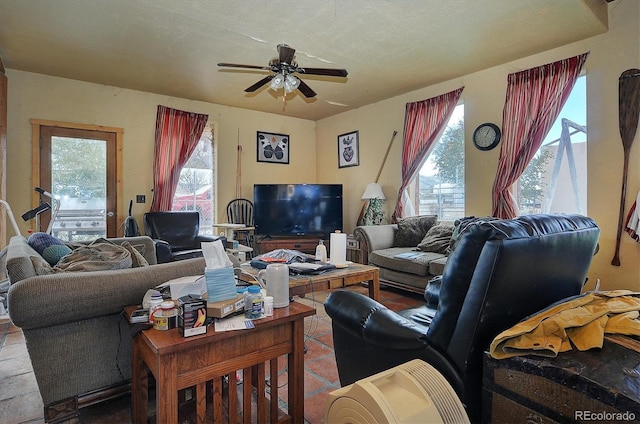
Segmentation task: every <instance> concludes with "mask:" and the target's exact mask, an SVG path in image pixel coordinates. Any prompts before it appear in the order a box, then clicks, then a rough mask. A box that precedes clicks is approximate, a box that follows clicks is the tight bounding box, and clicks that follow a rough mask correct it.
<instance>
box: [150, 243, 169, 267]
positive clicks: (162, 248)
mask: <svg viewBox="0 0 640 424" xmlns="http://www.w3.org/2000/svg"><path fill="white" fill-rule="evenodd" d="M153 245H154V246H155V249H156V260H157V261H158V263H159V264H164V263H167V262H171V260H172V257H173V256H172V255H171V245H170V244H169V243H168V242H166V241H164V240H158V239H154V240H153Z"/></svg>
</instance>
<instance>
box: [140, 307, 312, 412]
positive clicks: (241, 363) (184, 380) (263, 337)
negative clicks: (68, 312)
mask: <svg viewBox="0 0 640 424" xmlns="http://www.w3.org/2000/svg"><path fill="white" fill-rule="evenodd" d="M315 313H316V312H315V309H313V308H311V307H309V306H306V305H303V304H301V303H298V302H291V303H290V304H289V306H288V307H286V308H277V309H274V314H273V316H271V317H266V318H262V319H259V320H255V321H254V323H255V328H254V329H250V330H235V331H227V332H219V333H217V332H215V331H214V329H213V327H211V326H210V327H209V328H208V329H207V334H203V335H200V336H192V337H186V338H185V337H182V335H181V334H180V330H179V329H177V328H174V329H172V330H167V331H159V330H154V329H149V330H145V331H142V332H141V333H140V334H139V335H138V336H137V337H136V338H135V339H134V342H133V355H132V362H131V366H132V370H131V404H132V419H133V422H134V423H139V424H143V423H146V422H147V419H148V400H149V398H148V396H149V391H148V374H147V370H149V371H151V373H152V374H153V376H154V377H155V379H156V422H158V423H162V424H164V423H177V422H178V390H181V389H184V388H187V387H191V386H195V387H196V393H195V397H196V413H197V420H198V422H199V423H204V422H205V416H206V383H207V382H208V381H213V411H212V412H213V422H214V423H218V422H222V421H223V418H224V416H225V414H224V413H223V411H222V405H223V403H222V388H223V384H222V381H223V378H224V377H225V376H231V378H229V379H228V380H229V401H228V411H227V414H226V416H228V417H236V416H237V415H238V405H239V399H237V388H236V379H235V375H236V371H238V370H243V377H244V383H243V384H244V386H243V391H242V408H243V411H242V415H243V420H244V422H247V423H248V422H252V401H251V399H252V395H256V397H257V399H256V410H255V414H256V416H257V421H258V422H266V421H267V417H266V415H267V407H266V396H265V379H266V377H265V375H266V369H267V368H266V367H265V363H266V362H268V363H269V373H270V375H272V376H277V375H278V357H279V356H282V355H287V358H288V360H287V363H288V390H289V394H288V407H289V408H288V415H289V417H288V418H289V422H293V423H301V422H303V421H304V356H303V355H304V318H305V317H307V316H311V315H314V314H315ZM254 371H255V373H254ZM252 381H254V382H255V384H256V391H255V393H253V387H252V384H251V382H252ZM269 410H270V417H269V419H270V421H271V422H277V421H279V418H278V414H279V409H278V396H277V391H274V392H272V395H271V398H270V404H269Z"/></svg>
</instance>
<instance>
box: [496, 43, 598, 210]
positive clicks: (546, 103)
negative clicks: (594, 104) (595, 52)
mask: <svg viewBox="0 0 640 424" xmlns="http://www.w3.org/2000/svg"><path fill="white" fill-rule="evenodd" d="M588 55H589V53H584V54H581V55H578V56H574V57H571V58H568V59H564V60H560V61H557V62H553V63H549V64H546V65H543V66H539V67H536V68H531V69H527V70H525V71H520V72H516V73H513V74H510V75H509V76H508V77H507V96H506V100H505V105H504V110H503V113H502V143H501V146H500V156H499V159H498V169H497V172H496V179H495V181H494V183H493V191H492V195H493V199H492V200H493V212H492V214H493V216H495V217H498V218H514V217H516V216H517V215H518V214H519V211H518V206H517V204H516V201H515V199H514V197H513V195H512V193H511V186H512V185H513V183H515V182H516V181H517V179H518V178H519V177H520V175H522V173H523V172H524V170H525V169H526V167H527V165H528V164H529V162H530V161H531V159H532V158H533V156H534V155H535V153H536V152H537V151H538V148H539V147H540V145H541V144H542V141H543V140H544V138H545V137H546V135H547V133H548V132H549V129H550V128H551V126H552V125H553V123H554V122H555V120H556V118H557V117H558V114H559V113H560V110H561V109H562V106H563V105H564V103H565V102H566V100H567V98H568V97H569V94H570V93H571V89H572V88H573V86H574V84H575V82H576V80H577V79H578V77H579V76H580V72H581V70H582V67H583V66H584V63H585V62H586V60H587V57H588Z"/></svg>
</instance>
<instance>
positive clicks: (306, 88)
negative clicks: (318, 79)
mask: <svg viewBox="0 0 640 424" xmlns="http://www.w3.org/2000/svg"><path fill="white" fill-rule="evenodd" d="M298 90H300V92H301V93H302V94H304V96H305V97H309V98H311V97H315V96H316V92H315V91H313V90H312V89H311V87H309V86H308V85H307V84H306V83H305V82H304V81H302V80H300V85H299V86H298Z"/></svg>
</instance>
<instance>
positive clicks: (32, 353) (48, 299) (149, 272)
mask: <svg viewBox="0 0 640 424" xmlns="http://www.w3.org/2000/svg"><path fill="white" fill-rule="evenodd" d="M109 241H110V242H113V243H116V244H122V243H123V242H124V241H128V242H129V243H130V244H131V245H132V246H135V247H136V249H137V250H138V251H139V252H140V253H141V254H142V255H143V256H144V258H145V260H146V262H147V263H148V264H149V265H148V266H140V267H136V268H128V269H118V270H108V271H94V272H56V273H52V274H45V275H38V272H39V270H38V268H39V266H38V263H41V262H42V257H41V256H40V255H39V254H38V252H37V251H36V250H34V249H33V248H32V247H31V246H30V245H29V244H28V243H27V240H26V239H25V238H24V237H20V236H15V237H13V238H12V239H11V240H10V243H9V246H8V249H7V273H8V275H9V277H10V280H11V287H10V288H9V292H8V307H9V315H10V317H11V320H12V321H13V323H14V324H15V325H16V326H18V327H20V328H21V329H22V331H23V333H24V337H25V340H26V344H27V349H28V351H29V357H30V358H31V363H32V364H33V369H34V372H35V377H36V380H37V382H38V387H39V390H40V394H41V395H42V400H43V402H44V406H45V420H46V421H47V422H52V421H55V420H57V419H63V418H64V417H68V416H73V415H74V414H76V413H77V409H78V407H81V406H83V404H89V403H91V402H94V401H95V400H96V399H102V398H104V396H108V395H109V394H116V393H122V392H123V391H126V390H127V384H128V382H129V380H130V378H131V341H132V335H131V331H132V330H131V327H130V325H129V322H128V321H127V319H126V318H125V317H124V315H123V313H122V311H123V308H124V307H125V306H128V305H136V304H140V303H141V301H142V298H143V297H144V294H145V293H146V291H147V290H148V289H150V288H153V287H155V286H157V285H158V284H160V283H163V282H165V281H167V280H170V279H173V278H178V277H181V276H187V275H200V274H203V273H204V267H205V261H204V259H203V258H198V259H189V260H184V261H179V262H171V263H167V264H159V265H158V264H156V262H157V260H156V256H155V248H154V244H153V241H152V240H151V238H149V237H147V236H141V237H129V238H121V239H110V240H109ZM34 264H35V265H36V266H34Z"/></svg>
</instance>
